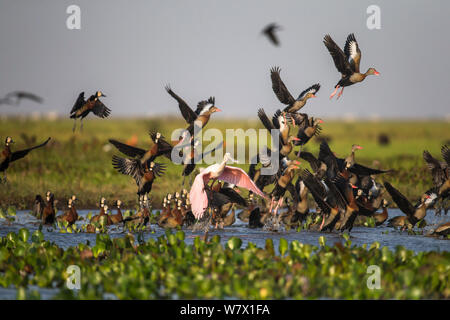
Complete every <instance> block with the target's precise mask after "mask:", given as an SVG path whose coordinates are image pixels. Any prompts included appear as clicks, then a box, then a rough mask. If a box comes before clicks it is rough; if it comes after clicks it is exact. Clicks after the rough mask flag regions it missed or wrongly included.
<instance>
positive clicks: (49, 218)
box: [42, 191, 56, 225]
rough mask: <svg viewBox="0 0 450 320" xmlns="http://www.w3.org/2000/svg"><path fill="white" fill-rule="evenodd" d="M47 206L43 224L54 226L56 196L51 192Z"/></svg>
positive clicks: (48, 193)
mask: <svg viewBox="0 0 450 320" xmlns="http://www.w3.org/2000/svg"><path fill="white" fill-rule="evenodd" d="M46 200H47V204H46V206H45V208H44V210H43V211H42V224H45V225H52V224H53V223H54V222H55V216H56V212H55V196H54V195H53V193H51V192H50V191H48V192H47V196H46Z"/></svg>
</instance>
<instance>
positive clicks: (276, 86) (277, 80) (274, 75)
mask: <svg viewBox="0 0 450 320" xmlns="http://www.w3.org/2000/svg"><path fill="white" fill-rule="evenodd" d="M280 72H281V69H280V68H279V67H273V68H272V69H270V78H271V79H272V89H273V92H275V95H276V96H277V98H278V100H280V102H281V103H283V104H286V105H291V104H293V103H294V102H295V99H294V97H293V96H292V95H291V93H290V92H289V90H288V89H287V88H286V86H285V85H284V82H283V81H282V80H281V77H280Z"/></svg>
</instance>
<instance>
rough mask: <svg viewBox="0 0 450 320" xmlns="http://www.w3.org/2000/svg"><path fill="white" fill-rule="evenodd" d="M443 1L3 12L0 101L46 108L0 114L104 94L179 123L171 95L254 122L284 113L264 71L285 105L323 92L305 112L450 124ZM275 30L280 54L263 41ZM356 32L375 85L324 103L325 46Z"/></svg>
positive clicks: (146, 4) (20, 0)
mask: <svg viewBox="0 0 450 320" xmlns="http://www.w3.org/2000/svg"><path fill="white" fill-rule="evenodd" d="M71 4H76V5H79V6H80V7H81V30H68V29H67V28H66V19H67V17H68V14H67V13H66V8H67V7H68V6H69V5H71ZM371 4H376V5H378V6H380V8H381V30H369V29H368V28H367V27H366V19H367V17H368V15H367V14H366V8H367V7H368V6H369V5H371ZM449 12H450V2H449V1H447V0H441V1H438V0H433V1H411V0H408V1H406V0H405V1H364V0H354V1H334V0H333V1H331V0H330V1H279V0H278V1H262V0H252V1H243V0H226V1H225V0H220V1H218V0H216V1H215V0H189V1H182V0H176V1H175V0H166V1H163V0H158V1H148V0H142V1H111V0H108V1H106V0H103V1H92V0H91V1H87V0H86V1H84V0H83V1H81V0H77V1H75V0H73V1H56V0H54V1H48V0H40V1H31V0H29V1H24V0H10V1H5V0H1V1H0V41H1V55H0V57H1V58H0V95H3V94H6V93H7V92H8V91H11V90H16V89H24V90H29V91H31V92H35V93H37V94H39V95H41V96H43V97H44V98H45V104H44V105H36V104H33V103H31V102H26V103H23V104H22V105H21V106H20V107H19V108H17V109H14V108H13V107H8V106H0V113H4V112H11V111H15V110H16V111H19V112H31V111H36V110H39V111H41V112H49V111H56V112H58V113H60V114H68V112H69V110H70V108H71V107H72V105H73V102H74V101H75V99H76V97H77V95H78V93H79V92H80V91H85V92H86V95H90V94H91V93H93V92H94V91H96V90H97V89H101V90H102V91H103V92H105V94H106V95H107V96H108V97H107V98H104V102H105V104H107V105H108V106H109V107H110V108H111V109H112V115H114V116H123V115H130V116H135V115H156V114H167V113H175V114H179V111H178V107H177V104H176V103H175V101H174V100H173V99H172V98H171V97H170V96H169V95H168V94H167V93H166V91H165V90H164V85H165V84H166V83H170V84H171V86H172V89H173V90H174V91H175V92H176V93H178V94H179V95H180V96H182V97H183V98H185V100H186V101H187V102H188V103H189V104H190V105H191V106H192V107H195V106H196V104H197V102H198V101H199V100H202V99H204V98H207V97H209V96H211V95H214V96H215V97H216V104H217V105H218V106H219V107H221V108H222V109H223V111H224V112H223V113H222V114H221V115H220V116H218V118H219V117H232V116H242V117H244V116H245V117H248V116H251V117H255V118H256V110H257V108H258V107H264V108H265V109H266V111H268V112H272V111H275V110H276V109H277V108H279V107H280V106H281V105H280V103H279V102H278V100H277V99H276V97H275V95H274V94H273V92H272V89H271V82H270V76H269V69H270V67H271V66H280V67H281V68H282V73H281V75H282V78H283V80H284V82H285V83H286V85H287V87H288V88H289V89H290V91H291V92H292V94H293V95H294V96H297V95H298V93H299V92H300V91H302V90H303V89H305V88H306V87H307V86H309V85H311V84H313V83H316V82H320V83H321V85H322V88H321V90H320V92H319V93H318V98H317V99H315V100H311V101H310V103H308V105H307V107H306V108H305V109H304V111H305V112H307V113H311V114H314V115H316V116H321V117H324V118H325V117H332V116H337V115H339V114H349V113H352V114H354V115H356V116H370V115H374V114H377V115H379V116H381V117H383V116H386V117H399V116H406V117H446V116H447V117H448V115H449V114H450V108H449V102H448V99H449V89H450V88H449V80H448V77H449V72H450V62H449V58H448V56H449V52H450V41H449V35H448V32H449V30H450V19H449V18H448V14H449ZM270 22H277V23H278V24H280V25H281V26H282V27H283V28H284V29H283V31H281V32H280V33H279V36H280V40H281V47H278V48H277V47H274V46H273V45H271V44H270V43H269V42H268V41H267V39H266V38H264V37H263V36H261V35H260V31H261V29H262V28H263V27H264V26H265V25H266V24H268V23H270ZM351 32H354V33H355V35H356V38H357V40H358V42H359V45H360V48H361V50H362V60H361V69H362V70H363V71H365V70H366V69H367V68H368V67H371V66H373V67H375V68H376V69H377V70H378V71H379V72H380V73H381V76H380V77H375V76H373V77H369V78H368V79H366V80H365V81H364V82H363V83H361V84H357V85H354V86H352V87H349V88H346V89H345V91H344V96H343V98H342V99H341V100H339V101H329V99H328V97H329V95H330V93H331V92H332V91H333V87H334V85H335V84H336V82H337V81H338V80H339V77H340V75H339V73H338V72H337V70H336V69H335V67H334V64H333V62H332V59H331V57H330V55H329V53H328V52H327V50H326V48H325V47H324V45H323V43H322V39H323V36H324V35H325V34H326V33H329V34H330V35H331V36H332V37H333V39H334V40H335V41H336V42H337V43H338V44H339V45H341V46H343V44H344V42H345V39H346V37H347V35H348V34H349V33H351Z"/></svg>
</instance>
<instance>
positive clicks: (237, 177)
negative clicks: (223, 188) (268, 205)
mask: <svg viewBox="0 0 450 320" xmlns="http://www.w3.org/2000/svg"><path fill="white" fill-rule="evenodd" d="M217 179H219V180H222V181H225V182H228V183H231V184H235V185H236V186H238V187H240V188H245V189H247V190H250V191H252V192H253V193H256V194H257V195H259V196H261V197H263V198H267V197H266V195H265V194H264V192H262V191H261V190H259V188H258V187H257V186H256V184H255V183H254V182H253V181H252V179H250V177H249V176H248V175H247V173H246V172H245V171H244V170H242V169H241V168H237V167H230V166H225V169H224V170H223V172H222V174H221V175H219V176H218V177H217Z"/></svg>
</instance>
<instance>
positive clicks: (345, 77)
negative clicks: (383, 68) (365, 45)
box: [323, 33, 380, 99]
mask: <svg viewBox="0 0 450 320" xmlns="http://www.w3.org/2000/svg"><path fill="white" fill-rule="evenodd" d="M323 43H324V44H325V47H327V49H328V51H329V52H330V54H331V57H332V58H333V61H334V65H335V66H336V69H338V71H339V72H340V73H341V75H342V78H341V80H339V82H338V83H337V84H336V86H335V90H334V92H333V93H332V94H331V96H330V99H331V98H333V97H334V95H335V94H336V93H337V91H338V90H339V88H342V89H341V91H340V92H339V93H338V96H337V97H338V98H339V97H340V96H341V95H342V93H343V92H344V87H348V86H351V85H352V84H355V83H358V82H361V81H363V80H364V79H365V78H366V77H367V76H369V75H379V74H380V73H379V72H378V71H377V70H375V68H369V69H368V70H367V71H366V73H361V72H360V71H359V63H360V61H361V50H360V49H359V45H358V42H356V38H355V35H354V34H353V33H351V34H349V35H348V37H347V41H346V42H345V47H344V51H342V49H341V48H339V46H338V45H337V44H336V42H334V40H333V39H331V37H330V35H328V34H327V35H326V36H325V37H324V40H323Z"/></svg>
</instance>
